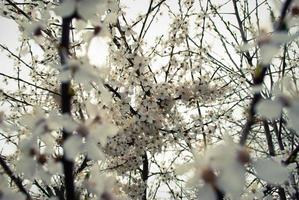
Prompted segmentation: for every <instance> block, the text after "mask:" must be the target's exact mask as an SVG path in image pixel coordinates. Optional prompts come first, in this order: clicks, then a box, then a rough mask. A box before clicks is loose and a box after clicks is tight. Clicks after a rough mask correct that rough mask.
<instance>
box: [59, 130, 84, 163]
mask: <svg viewBox="0 0 299 200" xmlns="http://www.w3.org/2000/svg"><path fill="white" fill-rule="evenodd" d="M63 147H64V151H65V154H66V157H67V159H69V160H74V159H75V158H76V156H77V154H78V153H79V152H80V151H81V147H82V138H81V137H79V136H77V135H73V136H71V137H69V138H68V139H67V140H66V141H65V143H64V144H63Z"/></svg>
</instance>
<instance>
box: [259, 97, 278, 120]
mask: <svg viewBox="0 0 299 200" xmlns="http://www.w3.org/2000/svg"><path fill="white" fill-rule="evenodd" d="M281 110H282V105H281V104H280V103H279V102H278V101H272V100H261V101H260V102H259V103H258V104H257V105H256V111H257V113H258V114H259V115H261V116H263V117H266V118H269V119H274V118H278V117H279V116H280V114H281Z"/></svg>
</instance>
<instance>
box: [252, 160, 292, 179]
mask: <svg viewBox="0 0 299 200" xmlns="http://www.w3.org/2000/svg"><path fill="white" fill-rule="evenodd" d="M254 167H255V170H256V173H257V177H259V178H261V179H263V180H265V181H267V182H268V183H271V184H283V183H284V182H285V181H287V180H288V175H289V172H288V169H287V168H286V167H283V166H282V165H281V164H279V163H278V162H275V161H273V160H272V159H259V160H257V161H256V162H255V163H254Z"/></svg>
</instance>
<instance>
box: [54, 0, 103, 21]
mask: <svg viewBox="0 0 299 200" xmlns="http://www.w3.org/2000/svg"><path fill="white" fill-rule="evenodd" d="M105 9H106V1H104V0H65V1H63V3H62V4H61V5H60V6H59V7H57V8H56V9H55V12H56V14H57V15H59V16H61V17H64V18H65V17H70V16H71V15H73V14H75V12H77V14H78V15H79V17H81V18H83V19H86V20H88V19H90V18H92V17H93V16H94V15H95V14H99V15H103V14H104V11H105Z"/></svg>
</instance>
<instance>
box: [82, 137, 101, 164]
mask: <svg viewBox="0 0 299 200" xmlns="http://www.w3.org/2000/svg"><path fill="white" fill-rule="evenodd" d="M85 149H86V151H87V155H88V157H89V158H90V159H92V160H103V159H104V158H105V155H104V154H103V152H102V151H101V150H100V149H99V147H98V146H97V144H96V143H95V142H93V141H87V143H86V145H85Z"/></svg>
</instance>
